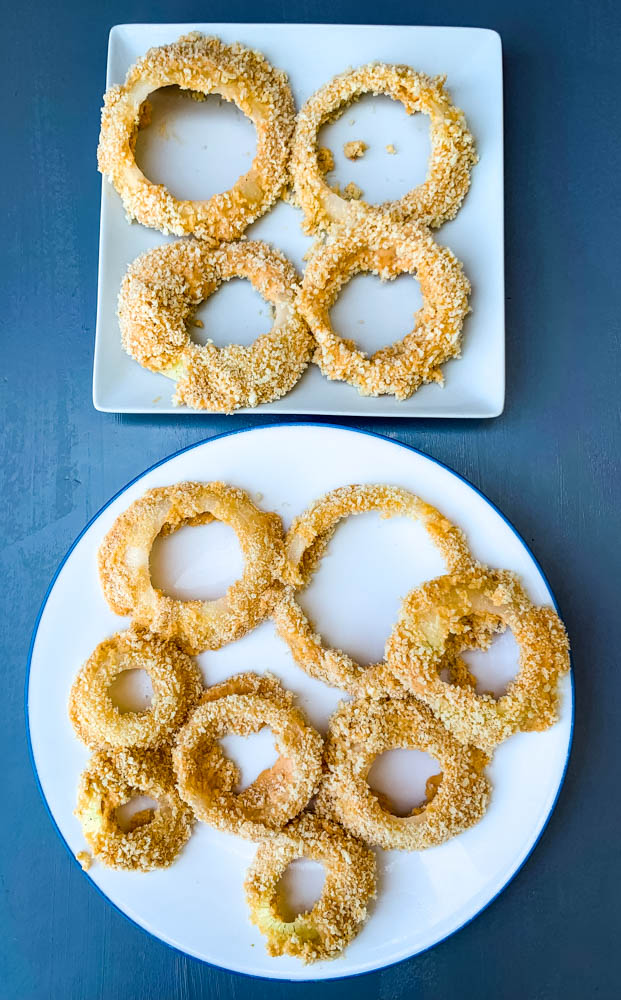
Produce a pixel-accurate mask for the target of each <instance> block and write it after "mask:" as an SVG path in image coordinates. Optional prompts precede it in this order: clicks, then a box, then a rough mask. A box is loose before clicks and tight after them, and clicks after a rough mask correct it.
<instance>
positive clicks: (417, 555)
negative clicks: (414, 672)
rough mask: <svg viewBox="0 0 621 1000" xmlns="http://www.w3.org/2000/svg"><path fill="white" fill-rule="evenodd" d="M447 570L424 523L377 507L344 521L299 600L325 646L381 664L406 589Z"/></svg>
mask: <svg viewBox="0 0 621 1000" xmlns="http://www.w3.org/2000/svg"><path fill="white" fill-rule="evenodd" d="M445 572H446V567H445V565H444V560H443V558H442V556H441V554H440V552H439V550H438V549H437V548H436V546H435V545H434V544H433V542H432V541H431V539H430V538H429V536H428V534H427V532H426V531H425V529H424V527H423V526H422V524H420V522H414V521H412V520H411V519H410V518H406V517H391V518H381V517H380V515H379V514H378V513H376V512H374V511H372V512H369V513H366V514H357V515H356V516H355V517H354V516H352V517H348V518H346V519H345V520H344V521H341V522H340V523H339V526H338V528H337V530H336V532H335V534H334V537H333V538H332V539H331V541H330V543H329V545H328V547H327V549H326V551H325V553H324V555H323V558H322V559H321V562H320V563H319V566H318V569H317V571H316V572H315V574H314V575H313V577H312V579H311V581H310V583H309V585H308V587H307V588H306V589H305V590H303V591H300V592H299V593H298V594H297V595H296V600H297V601H299V603H300V605H301V607H302V608H303V609H304V611H305V613H306V614H307V615H308V616H309V618H310V620H311V621H312V623H313V625H314V626H315V628H316V629H317V630H318V632H320V633H321V635H322V637H323V640H324V643H325V644H326V646H332V647H333V648H335V649H343V650H346V652H347V653H349V655H350V656H352V657H353V658H354V659H355V660H356V661H357V662H358V663H361V664H368V663H377V662H379V661H380V660H381V659H382V657H383V655H384V646H385V644H386V639H387V637H388V635H389V634H390V631H391V629H392V627H393V625H394V623H395V621H396V619H397V615H398V613H399V607H400V604H401V601H402V599H403V597H404V596H405V594H407V593H408V592H409V591H410V590H411V589H412V588H413V587H417V586H419V584H421V583H422V582H423V581H424V580H429V579H431V578H432V577H435V576H439V575H441V574H442V573H445ZM352 581H355V584H356V585H355V586H352Z"/></svg>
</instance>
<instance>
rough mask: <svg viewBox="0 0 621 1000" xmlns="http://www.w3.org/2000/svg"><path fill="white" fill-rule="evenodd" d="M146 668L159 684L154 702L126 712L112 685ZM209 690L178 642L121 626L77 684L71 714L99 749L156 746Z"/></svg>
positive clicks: (83, 737) (99, 648)
mask: <svg viewBox="0 0 621 1000" xmlns="http://www.w3.org/2000/svg"><path fill="white" fill-rule="evenodd" d="M132 669H137V670H144V671H145V672H146V673H147V674H148V676H149V677H150V679H151V683H152V685H153V700H152V704H151V708H150V709H148V710H147V711H146V712H121V711H120V710H119V708H118V707H117V706H116V705H115V704H114V703H113V701H112V699H111V697H110V695H109V692H108V689H109V687H110V685H111V683H112V681H113V680H114V678H115V677H117V676H118V675H119V674H120V673H122V672H123V671H124V670H132ZM202 692H203V679H202V674H201V672H200V670H199V668H198V666H197V665H196V663H195V662H194V661H193V660H192V659H190V657H189V656H187V655H186V654H185V653H182V652H181V650H180V649H179V648H178V647H177V646H176V645H175V643H173V642H162V641H161V640H160V639H158V638H156V637H155V636H152V635H149V634H148V633H140V632H135V631H132V630H130V631H129V632H117V634H116V635H113V636H112V637H111V638H110V639H105V640H104V641H103V642H100V643H99V645H98V646H97V648H96V649H95V650H94V652H93V653H92V654H91V655H90V656H89V658H88V660H87V661H86V663H85V664H84V666H83V667H82V669H81V670H80V673H79V674H78V676H77V677H76V679H75V681H74V683H73V686H72V688H71V694H70V697H69V718H70V719H71V723H72V725H73V728H74V730H75V733H76V735H77V737H78V739H80V740H82V742H83V743H85V744H86V745H87V746H88V747H90V748H91V749H93V750H97V749H113V748H115V747H154V746H157V745H158V744H160V743H166V742H168V741H169V740H170V739H171V738H172V736H173V734H174V733H175V732H176V731H177V729H179V727H180V726H181V725H182V723H184V722H185V720H186V718H187V716H188V713H189V711H190V709H191V708H193V707H194V705H195V704H196V703H197V702H198V700H199V698H200V696H201V694H202Z"/></svg>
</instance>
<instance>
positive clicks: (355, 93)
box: [291, 63, 477, 233]
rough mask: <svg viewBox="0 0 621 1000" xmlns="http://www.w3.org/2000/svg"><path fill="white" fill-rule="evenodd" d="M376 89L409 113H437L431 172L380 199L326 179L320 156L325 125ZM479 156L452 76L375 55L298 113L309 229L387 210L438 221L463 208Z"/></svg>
mask: <svg viewBox="0 0 621 1000" xmlns="http://www.w3.org/2000/svg"><path fill="white" fill-rule="evenodd" d="M369 93H372V94H376V95H377V94H385V95H386V96H387V97H391V98H392V99H393V100H396V101H400V102H401V103H402V104H403V106H404V107H405V110H406V111H407V113H408V114H409V115H411V114H413V113H414V112H417V111H422V112H423V113H424V114H427V115H429V117H430V119H431V130H430V139H431V158H430V161H429V171H428V174H427V178H426V180H425V181H424V183H423V184H421V185H420V186H419V187H416V188H414V189H413V190H412V191H409V192H408V193H407V194H406V195H405V196H404V197H403V198H400V199H399V200H398V201H392V202H386V203H385V204H384V205H377V206H376V205H368V204H367V203H366V202H364V201H350V200H346V199H345V198H342V197H341V196H340V195H339V194H337V193H336V192H335V191H334V190H333V189H332V188H331V187H329V185H328V184H327V183H326V180H325V178H324V175H323V173H322V171H321V169H320V167H319V163H318V143H317V137H318V134H319V130H320V128H321V126H322V125H324V124H325V123H326V122H328V121H333V120H334V119H335V118H338V117H339V112H341V111H342V110H344V109H345V108H346V107H347V106H348V105H350V104H351V103H352V102H353V101H356V100H357V99H358V98H359V97H360V96H361V95H362V94H369ZM476 160H477V156H476V152H475V148H474V141H473V138H472V135H471V134H470V132H469V131H468V128H467V126H466V120H465V118H464V114H463V112H462V111H460V110H459V108H456V107H455V106H454V105H453V104H452V103H451V100H450V97H449V95H448V94H447V92H446V91H445V89H444V77H434V78H431V77H428V76H425V75H424V74H423V73H417V72H416V71H415V70H413V69H412V68H411V67H409V66H387V65H384V64H382V63H372V64H369V65H367V66H361V67H359V68H358V69H350V70H347V71H346V72H345V73H342V74H340V75H339V76H336V77H334V79H333V80H331V81H330V82H329V83H327V84H325V86H323V87H321V88H320V89H319V90H318V91H317V92H316V93H315V94H313V96H312V97H310V98H309V99H308V101H306V103H305V104H304V106H303V107H302V108H301V110H300V112H299V113H298V117H297V122H296V130H295V138H294V143H293V155H292V158H291V172H292V174H293V179H294V194H295V199H296V201H297V202H298V203H299V205H300V206H301V208H302V209H303V211H304V217H305V228H306V231H307V232H310V233H314V232H316V231H317V230H320V229H324V230H325V229H329V228H331V227H332V226H346V227H348V228H351V227H353V226H354V225H357V224H359V223H360V222H365V221H367V220H368V219H371V218H377V217H379V216H382V215H388V216H389V217H390V218H392V219H394V220H395V221H397V222H404V221H408V220H414V219H415V220H416V221H418V222H420V223H423V224H426V225H430V226H432V227H434V228H435V227H437V226H440V225H442V223H443V222H446V221H447V219H452V218H453V217H454V216H455V215H456V214H457V211H458V209H459V206H460V205H461V203H462V201H463V199H464V197H465V195H466V193H467V191H468V188H469V186H470V170H471V168H472V166H473V164H474V163H476Z"/></svg>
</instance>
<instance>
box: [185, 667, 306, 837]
mask: <svg viewBox="0 0 621 1000" xmlns="http://www.w3.org/2000/svg"><path fill="white" fill-rule="evenodd" d="M225 685H226V682H225ZM209 697H210V696H209V692H207V697H206V698H205V699H203V701H202V702H201V704H200V705H199V706H198V708H196V709H194V711H193V712H192V714H191V716H190V718H189V719H188V721H187V723H186V724H185V726H184V727H183V728H182V729H181V730H180V731H179V733H178V735H177V741H176V744H175V748H174V750H173V763H174V767H175V771H176V774H177V787H178V789H179V793H180V795H181V797H182V798H183V799H184V801H185V802H187V803H188V804H189V805H191V806H192V809H193V810H194V812H195V814H196V816H197V817H198V819H201V820H203V821H204V822H205V823H209V825H210V826H215V827H216V828H218V829H220V830H226V831H228V832H229V833H236V834H238V835H239V836H241V837H246V838H248V839H250V840H261V839H262V838H264V837H269V836H272V835H273V833H274V831H277V830H280V829H282V827H283V826H284V825H285V824H286V823H287V822H288V821H289V820H291V819H293V817H294V816H297V815H298V813H300V812H301V811H302V809H304V807H305V806H306V805H307V804H308V802H309V800H310V798H311V796H312V795H313V793H314V792H315V789H316V788H317V785H318V784H319V780H320V777H321V755H322V749H323V740H322V738H321V736H320V735H319V733H317V732H316V731H315V730H314V729H313V728H312V727H311V726H309V725H308V723H307V722H306V721H305V719H304V717H303V715H302V713H301V712H300V711H299V710H298V709H296V708H294V707H293V706H292V704H291V702H290V700H289V697H288V696H287V695H286V693H285V692H284V690H283V693H282V694H280V695H278V696H276V697H275V696H274V693H273V691H266V692H264V693H262V694H260V693H258V694H226V695H223V696H221V697H216V698H215V699H214V700H209ZM285 699H286V700H285ZM263 726H270V727H271V728H272V730H273V732H274V735H275V737H276V744H277V748H278V751H279V757H278V760H277V761H276V762H275V763H274V764H273V765H272V767H270V768H267V769H266V770H264V771H262V772H261V774H260V775H259V776H258V777H257V778H255V780H254V781H253V782H252V783H251V784H250V785H248V787H247V788H245V789H244V790H243V791H241V792H239V793H236V792H235V791H234V789H235V786H236V784H237V782H238V780H239V770H238V768H237V766H236V765H235V764H234V763H233V761H231V760H230V759H228V758H227V757H226V756H225V755H224V753H223V752H222V749H221V747H220V744H219V742H218V740H219V739H220V738H221V737H222V736H225V735H226V734H227V733H236V734H237V735H238V736H250V735H251V734H252V733H257V732H259V730H260V729H262V728H263Z"/></svg>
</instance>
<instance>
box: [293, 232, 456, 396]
mask: <svg viewBox="0 0 621 1000" xmlns="http://www.w3.org/2000/svg"><path fill="white" fill-rule="evenodd" d="M361 271H364V272H371V273H373V274H376V275H379V277H380V278H381V279H382V281H390V280H392V279H393V278H395V277H397V275H399V274H412V275H415V276H416V277H417V278H418V281H419V283H420V288H421V292H422V297H423V306H422V308H421V309H419V310H418V312H417V313H416V314H415V324H414V329H413V330H412V331H411V332H410V333H408V334H406V335H405V336H404V337H403V338H402V339H401V340H399V341H396V342H395V343H394V344H390V345H389V346H387V347H381V348H379V350H377V351H375V352H374V353H373V354H371V355H370V356H369V355H367V354H366V353H365V352H364V351H362V350H360V349H359V348H357V347H356V345H355V343H354V342H353V341H351V340H344V339H343V338H342V337H340V336H339V335H338V334H337V333H336V332H335V330H334V329H333V327H332V323H331V321H330V308H331V307H332V306H333V305H334V302H335V301H336V299H337V297H338V295H339V292H340V291H341V289H342V287H343V286H344V285H345V284H346V283H347V282H348V281H349V280H350V279H351V278H352V277H353V276H354V275H355V274H358V273H359V272H361ZM469 292H470V282H469V281H468V279H467V277H466V276H465V274H464V272H463V269H462V265H461V263H460V262H459V261H458V259H457V258H456V257H455V255H454V254H453V253H452V252H451V251H450V250H449V249H448V247H442V246H439V245H438V244H437V243H436V242H435V241H434V239H433V237H432V236H431V233H430V232H429V230H428V229H425V228H423V227H421V226H418V225H416V224H413V223H411V224H408V225H399V224H396V223H393V222H390V221H389V220H387V219H378V220H374V221H373V222H372V223H368V224H366V225H359V226H353V227H351V228H349V227H343V228H339V229H338V230H336V231H335V233H334V235H333V237H332V238H331V239H330V240H329V241H328V242H327V243H326V244H324V245H319V244H318V245H317V246H316V247H315V249H314V251H313V253H312V255H311V258H310V260H309V263H308V266H307V268H306V271H305V273H304V279H303V281H302V290H301V293H300V298H299V302H298V307H299V309H300V312H301V313H302V315H303V317H304V318H305V320H306V322H307V323H308V325H309V327H310V329H311V331H312V333H313V335H314V336H315V339H316V341H317V351H316V353H315V357H314V360H315V362H316V363H317V364H318V365H319V367H320V368H321V371H322V372H323V374H324V375H326V376H327V377H328V378H329V379H333V380H337V381H341V382H348V383H349V385H352V386H354V387H355V388H356V389H358V391H359V392H360V393H361V394H362V395H363V396H380V395H385V394H389V395H394V396H396V397H397V399H407V398H408V397H409V396H411V395H412V393H413V392H415V391H416V390H417V389H418V388H419V387H420V386H421V385H423V384H424V383H426V382H439V383H442V382H443V374H442V368H441V366H442V365H443V364H444V363H445V362H446V361H448V360H449V359H450V358H454V357H458V356H459V354H460V351H461V330H462V325H463V321H464V319H465V317H466V315H467V313H468V312H469V306H468V296H469Z"/></svg>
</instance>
